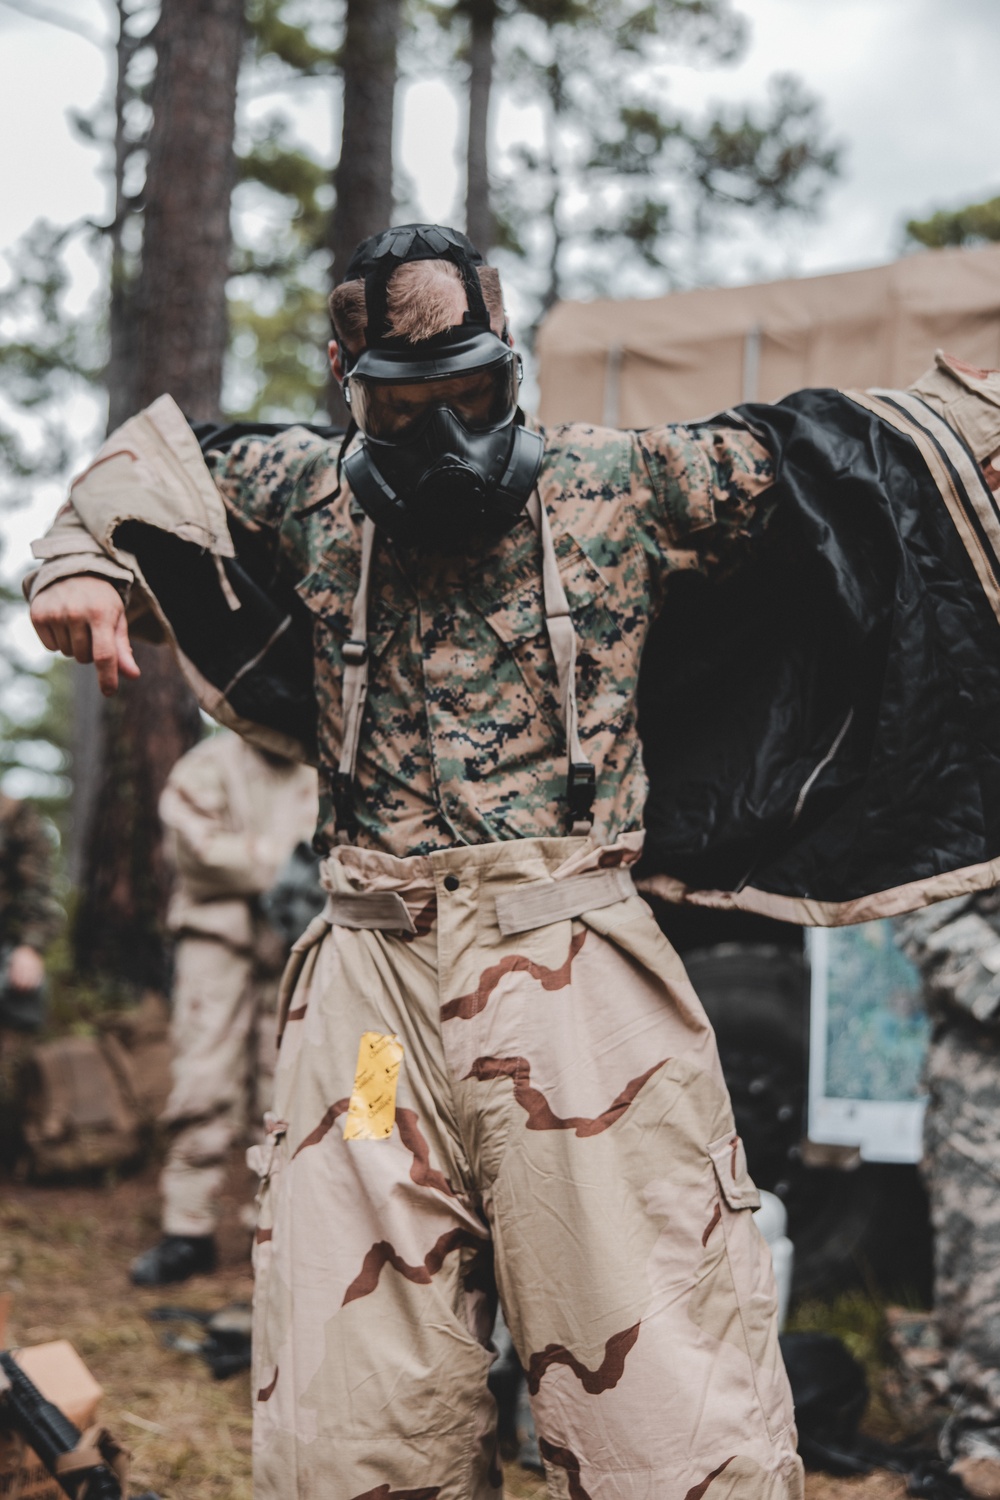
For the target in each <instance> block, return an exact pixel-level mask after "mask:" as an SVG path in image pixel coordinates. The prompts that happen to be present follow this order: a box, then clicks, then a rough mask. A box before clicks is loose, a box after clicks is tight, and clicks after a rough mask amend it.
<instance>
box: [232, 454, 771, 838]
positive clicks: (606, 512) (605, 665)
mask: <svg viewBox="0 0 1000 1500" xmlns="http://www.w3.org/2000/svg"><path fill="white" fill-rule="evenodd" d="M545 437H546V453H545V461H544V465H543V468H542V473H541V477H540V479H539V485H538V488H539V493H540V496H541V499H542V502H543V504H544V505H545V506H546V507H547V509H548V513H549V516H550V520H551V525H552V530H553V534H554V537H555V544H556V551H557V555H558V558H559V563H560V571H561V576H562V581H563V584H564V586H565V590H566V594H567V597H568V601H569V605H570V608H571V610H572V614H573V624H574V626H575V628H576V632H577V636H578V641H579V655H578V662H577V674H576V679H577V694H578V703H579V714H580V738H581V741H582V744H583V749H584V752H585V754H586V755H587V757H588V758H589V759H590V760H591V761H592V763H593V764H594V766H595V767H596V770H597V797H596V801H595V806H594V810H595V815H596V820H595V829H594V831H595V834H596V835H597V836H598V837H599V838H600V839H601V841H602V842H605V843H606V842H609V841H610V840H612V839H614V838H615V837H617V835H618V834H619V833H620V832H621V831H623V830H629V829H637V828H639V827H641V824H642V812H643V806H644V803H645V799H646V777H645V773H644V771H643V766H642V758H641V752H640V745H639V739H638V735H637V733H636V723H635V692H636V683H637V680H638V672H639V658H640V655H641V652H642V647H643V643H644V642H645V639H646V635H647V632H648V629H649V625H650V623H651V621H652V619H653V618H654V616H655V614H656V611H657V607H658V605H659V602H660V600H661V598H662V594H663V590H664V586H665V583H666V580H667V578H668V576H669V575H670V574H671V573H674V572H678V571H698V572H701V573H713V572H717V571H718V570H720V569H724V568H727V567H732V566H735V565H736V564H737V563H738V562H739V560H740V558H741V557H742V556H743V555H744V554H745V552H746V551H747V549H748V547H749V544H750V537H751V532H752V530H753V529H754V528H757V527H759V526H761V525H762V524H763V523H764V521H765V519H766V516H767V514H768V506H767V504H766V503H765V504H761V497H762V496H764V495H765V494H766V492H767V490H768V489H769V487H770V485H771V483H772V478H773V473H772V464H771V459H770V457H769V455H768V453H767V451H766V449H765V448H764V447H763V446H762V445H761V444H760V443H759V442H758V441H757V440H756V439H755V438H754V437H753V436H752V435H751V434H750V433H749V432H747V431H744V430H742V429H739V428H737V427H735V426H734V427H711V426H707V425H706V426H686V427H681V426H671V427H661V428H656V429H652V430H650V431H647V432H642V433H634V432H616V431H611V430H608V429H602V428H595V427H585V426H571V427H563V428H556V429H553V430H552V431H549V432H547V433H546V434H545ZM336 459H337V449H336V446H334V445H331V444H330V443H328V442H326V441H324V440H323V439H322V438H319V437H316V436H315V435H314V434H312V433H309V432H307V431H306V430H305V429H304V428H291V429H290V430H289V431H288V432H286V433H283V434H282V435H280V436H279V437H276V438H272V439H263V438H248V439H245V440H243V441H242V442H240V443H237V444H236V445H234V447H233V448H232V449H231V450H230V451H229V453H228V454H226V455H222V454H215V455H209V462H210V464H212V466H213V468H214V473H215V479H216V483H217V484H218V486H219V489H220V490H221V492H222V495H223V498H224V500H225V501H226V502H227V504H228V505H230V506H231V507H232V509H233V511H234V512H235V513H236V514H237V515H238V516H239V517H240V518H241V520H242V521H244V522H245V523H248V524H249V525H251V526H253V527H254V528H257V529H259V530H260V531H262V532H264V533H266V534H267V535H269V536H270V537H271V538H272V539H273V541H274V544H275V547H276V549H277V552H278V557H279V565H280V567H281V568H282V569H284V570H285V572H286V573H287V575H288V577H289V578H290V579H291V580H292V581H294V582H295V585H296V587H297V590H298V592H299V594H300V596H301V598H302V599H303V601H304V603H305V604H306V605H307V607H308V609H309V610H310V611H311V612H312V615H313V621H314V643H315V652H316V689H317V696H318V699H319V714H320V724H319V745H320V787H321V793H320V795H321V813H320V830H321V833H322V834H323V835H324V837H325V839H326V841H327V846H328V847H329V846H330V844H331V843H332V837H333V827H334V825H333V814H332V808H331V802H330V798H329V796H328V795H324V788H326V790H327V791H328V789H329V787H330V785H331V783H332V776H333V774H334V771H335V769H336V765H337V757H338V754H339V746H340V743H341V738H342V733H343V709H342V701H341V684H342V680H343V674H344V663H343V658H342V648H343V644H344V642H345V641H346V640H347V639H348V638H349V636H350V617H351V605H352V602H353V599H354V595H355V592H356V590H357V586H358V572H359V559H360V538H361V523H362V520H363V515H362V512H361V510H360V508H359V507H358V505H357V503H356V502H355V501H354V500H353V498H352V497H351V495H350V492H349V491H348V490H347V489H346V487H345V489H344V490H343V491H342V493H341V494H340V495H339V496H338V497H337V498H336V499H335V500H333V501H332V502H331V503H330V504H329V505H327V506H326V507H324V508H323V509H321V510H319V511H317V512H315V513H314V514H313V515H311V516H309V517H307V518H305V519H302V520H300V519H297V516H296V513H297V512H298V511H299V510H301V509H302V508H304V507H307V506H309V505H311V504H313V503H314V502H315V501H316V500H318V499H321V498H323V497H324V496H326V495H331V494H332V493H333V492H334V491H335V490H336V488H337V478H336ZM368 646H369V654H370V658H371V666H370V677H371V685H370V688H369V693H368V707H367V711H366V715H365V721H364V725H363V728H362V736H361V746H360V756H359V761H358V777H357V796H356V799H355V803H356V812H357V816H358V820H359V823H360V832H359V834H358V842H359V843H360V844H362V845H364V846H367V847H370V848H374V849H382V850H385V851H386V852H388V853H392V854H399V855H408V854H415V853H427V852H429V851H431V850H432V849H439V848H442V847H447V846H450V845H455V844H462V843H470V844H480V843H490V842H496V841H500V840H504V839H514V838H532V837H539V836H546V835H558V834H561V833H563V832H565V829H566V808H565V783H566V758H565V757H566V750H565V740H564V736H563V730H562V725H561V721H560V717H559V708H558V683H557V678H556V668H555V663H554V661H553V658H552V653H551V650H550V647H549V641H548V637H547V635H546V631H545V622H544V612H543V606H542V591H541V568H540V552H539V541H538V537H537V535H536V533H535V530H534V528H533V527H532V525H531V523H530V521H529V520H528V518H527V517H526V516H524V517H522V518H521V519H520V521H519V522H518V524H517V525H516V526H515V527H514V529H513V530H512V531H511V532H510V533H509V534H508V535H507V536H506V537H504V538H503V540H502V541H500V542H499V543H498V544H497V545H496V546H495V547H493V548H492V549H491V550H489V551H487V552H485V553H484V554H483V555H481V556H479V557H478V558H473V559H467V558H461V559H459V558H450V559H449V558H442V557H430V556H427V555H421V556H417V555H416V554H406V553H405V552H402V551H400V550H398V549H397V550H393V549H392V548H391V547H390V546H388V545H387V544H386V543H385V542H384V540H380V541H379V542H378V544H377V551H376V557H375V568H374V577H373V580H372V606H371V610H370V618H369V622H368Z"/></svg>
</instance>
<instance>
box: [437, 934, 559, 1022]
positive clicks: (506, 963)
mask: <svg viewBox="0 0 1000 1500" xmlns="http://www.w3.org/2000/svg"><path fill="white" fill-rule="evenodd" d="M586 936H587V929H586V927H584V928H581V930H580V931H579V932H574V934H573V937H572V938H571V940H570V945H569V953H568V954H567V955H566V958H565V960H564V961H563V962H562V963H561V964H560V965H559V967H558V968H557V969H550V968H548V966H547V965H546V964H539V963H536V962H535V961H534V959H532V958H528V957H526V956H525V954H523V953H510V954H508V955H507V957H506V958H502V959H501V960H500V962H499V963H498V964H493V966H492V967H491V968H489V969H487V970H486V972H485V973H484V974H483V976H482V978H481V979H480V981H479V983H478V984H477V985H476V988H475V989H474V990H472V991H471V992H470V993H469V994H468V995H459V996H458V998H457V999H456V1000H447V1001H446V1002H445V1004H444V1005H442V1007H441V1019H442V1021H454V1020H456V1019H457V1020H460V1021H471V1020H472V1018H473V1016H478V1015H479V1014H480V1012H481V1011H484V1010H485V1009H486V1007H487V1005H488V1004H489V1003H490V997H491V996H492V994H493V991H494V990H495V989H496V987H497V985H498V984H499V983H500V981H501V979H503V977H504V975H505V974H530V975H531V977H532V979H537V980H538V981H539V983H540V984H541V986H542V989H543V990H563V989H565V988H566V986H567V985H568V984H569V981H570V973H571V971H572V968H573V960H574V958H575V957H576V955H577V954H578V953H579V951H580V949H581V948H582V947H583V944H584V941H585V939H586Z"/></svg>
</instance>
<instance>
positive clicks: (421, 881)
mask: <svg viewBox="0 0 1000 1500" xmlns="http://www.w3.org/2000/svg"><path fill="white" fill-rule="evenodd" d="M641 850H642V834H641V833H632V834H624V835H622V837H621V839H619V841H618V842H617V843H616V844H614V845H612V846H610V847H607V848H598V847H596V846H594V845H593V844H591V842H590V840H589V839H585V838H561V839H519V840H516V841H511V842H510V843H503V844H479V845H474V846H469V847H466V846H463V847H459V848H456V849H443V850H440V851H437V852H435V853H433V854H428V855H415V856H412V857H410V858H397V857H395V856H393V855H386V854H381V853H379V852H377V851H371V850H360V849H357V848H355V847H352V846H348V847H344V848H341V849H338V850H336V851H335V853H334V854H333V855H331V856H330V858H329V859H327V860H325V861H324V863H323V866H322V878H323V884H324V886H325V887H326V889H327V891H328V893H329V894H328V897H327V903H326V907H325V908H324V911H323V920H324V921H325V922H327V923H329V924H330V925H331V926H334V927H347V928H353V929H370V930H377V931H383V932H405V933H416V932H417V931H418V925H417V921H416V920H415V918H417V917H418V916H419V915H420V913H422V912H426V911H427V910H428V909H429V908H433V906H434V905H435V904H436V900H437V892H438V886H439V885H443V887H444V889H445V890H448V889H449V882H452V881H463V880H467V879H475V881H476V883H477V885H478V888H479V890H480V894H481V898H482V899H483V900H484V901H486V902H490V903H492V904H493V905H495V910H496V919H497V925H498V927H499V930H500V932H501V933H502V934H503V935H504V936H511V935H513V934H516V933H519V932H530V931H532V930H533V929H535V928H538V927H545V926H548V925H549V924H550V923H552V922H561V921H566V920H568V919H571V918H573V917H578V916H580V915H581V914H582V913H583V912H585V911H595V910H597V909H599V908H601V907H605V906H611V905H613V904H614V903H615V902H617V901H623V900H625V899H626V898H627V897H629V896H632V895H634V894H635V885H634V884H633V881H632V876H631V873H630V871H629V868H628V867H629V866H630V865H632V864H634V863H635V861H636V860H637V859H638V857H639V854H640V853H641Z"/></svg>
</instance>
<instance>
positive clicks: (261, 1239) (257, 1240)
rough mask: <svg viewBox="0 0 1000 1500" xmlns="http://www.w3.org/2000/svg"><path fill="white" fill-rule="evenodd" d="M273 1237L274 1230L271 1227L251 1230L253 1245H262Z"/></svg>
mask: <svg viewBox="0 0 1000 1500" xmlns="http://www.w3.org/2000/svg"><path fill="white" fill-rule="evenodd" d="M273 1238H274V1230H273V1229H259V1228H258V1229H255V1230H254V1232H253V1239H254V1244H255V1245H263V1244H265V1243H266V1241H267V1240H272V1239H273Z"/></svg>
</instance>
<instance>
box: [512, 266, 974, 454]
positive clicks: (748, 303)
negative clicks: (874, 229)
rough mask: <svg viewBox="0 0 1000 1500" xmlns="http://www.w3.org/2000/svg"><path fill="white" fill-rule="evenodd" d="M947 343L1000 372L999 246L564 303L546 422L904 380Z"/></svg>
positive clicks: (550, 345)
mask: <svg viewBox="0 0 1000 1500" xmlns="http://www.w3.org/2000/svg"><path fill="white" fill-rule="evenodd" d="M936 348H944V349H947V350H948V351H949V352H951V353H953V354H957V355H959V356H960V357H961V358H962V359H965V360H968V361H969V362H970V363H971V364H975V365H980V366H987V367H996V366H1000V246H996V247H994V246H990V247H989V248H987V249H983V250H937V251H934V252H931V253H922V254H915V255H910V256H907V257H906V258H905V259H903V260H897V261H894V262H893V263H892V264H891V265H887V266H876V267H875V268H874V269H872V270H868V271H846V272H843V273H840V274H838V275H834V276H808V277H802V278H800V279H797V280H794V281H771V282H764V283H762V284H760V285H758V286H741V287H722V288H717V289H712V290H701V291H694V292H679V293H674V294H673V295H671V296H669V297H654V298H649V299H644V300H641V301H639V300H635V301H620V302H615V301H610V300H602V301H596V302H561V303H559V304H557V306H556V307H554V308H553V309H552V312H551V313H550V314H549V316H548V317H547V318H546V320H545V322H544V324H543V325H542V328H541V331H540V333H539V339H538V352H539V362H540V380H541V406H540V415H541V419H542V421H543V422H548V423H552V422H567V421H586V422H597V423H603V424H605V425H607V426H612V427H649V426H652V425H654V424H655V423H658V422H669V421H674V422H680V421H690V420H693V419H696V418H698V417H701V416H708V415H709V414H711V413H712V412H716V411H719V410H721V409H722V408H724V407H726V406H731V405H733V404H734V403H736V402H739V401H775V400H778V399H779V398H780V397H781V396H784V395H787V393H788V392H789V391H793V390H797V389H799V388H800V387H802V386H807V385H832V386H839V387H841V388H844V387H847V388H851V387H859V386H860V387H866V386H905V385H907V384H908V383H909V382H910V381H911V380H914V379H915V378H916V377H917V376H918V375H919V374H920V372H921V370H923V369H925V368H926V366H927V365H928V364H929V363H930V361H931V357H932V355H933V352H934V350H935V349H936Z"/></svg>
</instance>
